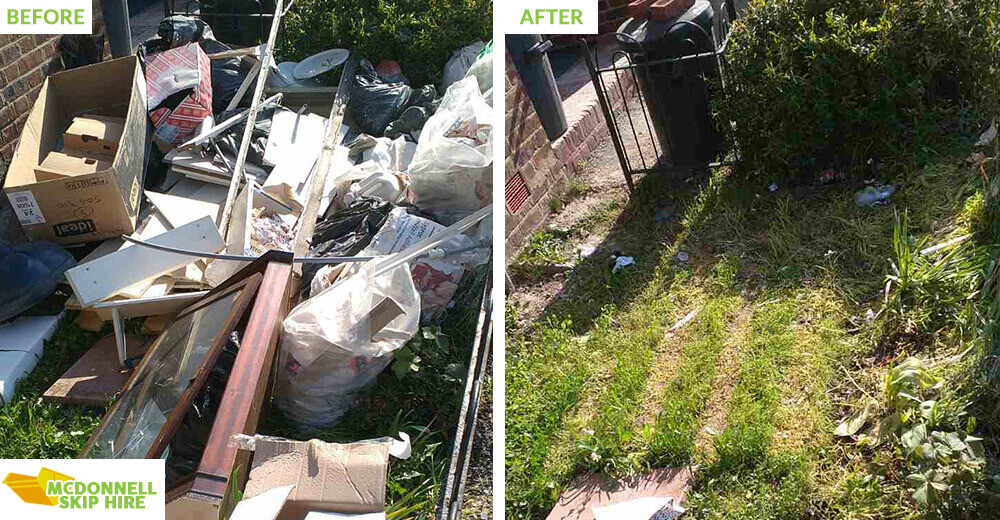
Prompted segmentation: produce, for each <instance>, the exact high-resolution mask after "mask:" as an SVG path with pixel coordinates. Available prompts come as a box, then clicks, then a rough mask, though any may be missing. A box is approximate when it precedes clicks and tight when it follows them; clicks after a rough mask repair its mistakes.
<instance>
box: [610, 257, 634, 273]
mask: <svg viewBox="0 0 1000 520" xmlns="http://www.w3.org/2000/svg"><path fill="white" fill-rule="evenodd" d="M633 264H635V259H634V258H632V257H631V256H619V257H618V258H615V266H614V267H612V268H611V272H612V273H618V272H620V271H621V270H622V269H624V268H625V267H628V266H630V265H633Z"/></svg>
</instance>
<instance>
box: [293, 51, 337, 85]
mask: <svg viewBox="0 0 1000 520" xmlns="http://www.w3.org/2000/svg"><path fill="white" fill-rule="evenodd" d="M350 54H351V52H350V51H348V50H347V49H329V50H325V51H323V52H321V53H319V54H313V55H312V56H309V57H308V58H306V59H304V60H302V61H300V62H299V64H298V65H296V66H295V70H294V72H293V73H294V75H295V79H299V80H301V79H309V78H313V77H316V76H318V75H320V74H322V73H324V72H327V71H331V70H333V69H335V68H337V67H339V66H341V65H343V63H344V62H345V61H347V57H348V56H349V55H350Z"/></svg>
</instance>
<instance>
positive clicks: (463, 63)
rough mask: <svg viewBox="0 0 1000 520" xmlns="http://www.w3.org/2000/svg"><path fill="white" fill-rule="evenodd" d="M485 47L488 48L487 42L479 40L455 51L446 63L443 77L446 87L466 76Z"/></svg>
mask: <svg viewBox="0 0 1000 520" xmlns="http://www.w3.org/2000/svg"><path fill="white" fill-rule="evenodd" d="M484 48H486V44H485V43H483V42H481V41H479V42H474V43H471V44H469V45H466V46H465V47H462V48H461V49H458V50H456V51H455V52H453V53H452V55H451V58H449V59H448V62H447V63H445V64H444V74H443V76H442V79H441V83H442V85H443V86H444V88H448V87H450V86H451V85H452V83H455V82H456V81H459V80H461V79H462V78H464V77H465V74H466V73H467V72H469V69H470V68H471V67H472V64H473V63H475V62H476V60H477V59H478V58H479V52H480V51H482V50H483V49H484Z"/></svg>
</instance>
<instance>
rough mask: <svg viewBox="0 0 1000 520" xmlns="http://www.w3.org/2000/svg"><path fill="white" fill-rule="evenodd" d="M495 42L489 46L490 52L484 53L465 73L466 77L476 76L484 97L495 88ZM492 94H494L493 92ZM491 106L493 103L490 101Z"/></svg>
mask: <svg viewBox="0 0 1000 520" xmlns="http://www.w3.org/2000/svg"><path fill="white" fill-rule="evenodd" d="M492 44H493V42H490V45H489V46H487V49H489V52H484V53H482V55H481V56H479V59H477V60H476V62H475V63H473V64H472V67H470V68H469V71H468V72H467V73H466V74H465V77H467V78H468V77H475V78H476V81H478V82H479V91H480V92H483V97H486V92H489V91H491V90H493V45H492ZM491 96H492V94H491ZM490 106H493V103H492V102H490Z"/></svg>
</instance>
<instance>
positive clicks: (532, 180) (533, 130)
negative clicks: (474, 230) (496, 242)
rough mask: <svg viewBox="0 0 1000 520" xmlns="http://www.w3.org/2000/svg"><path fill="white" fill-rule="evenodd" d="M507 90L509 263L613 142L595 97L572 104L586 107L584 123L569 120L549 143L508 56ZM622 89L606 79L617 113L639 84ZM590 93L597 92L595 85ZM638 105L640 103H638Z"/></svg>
mask: <svg viewBox="0 0 1000 520" xmlns="http://www.w3.org/2000/svg"><path fill="white" fill-rule="evenodd" d="M505 55H506V64H505V69H506V75H505V76H506V85H505V96H504V111H505V112H504V116H505V117H504V119H505V121H504V123H505V125H504V127H505V129H506V131H505V137H506V139H505V143H504V144H505V155H506V157H505V163H504V195H505V197H504V198H505V199H506V200H505V207H506V212H505V223H506V229H505V232H506V236H505V237H504V249H505V253H506V255H505V258H506V259H507V261H508V262H509V261H510V259H511V258H512V257H513V256H514V255H515V254H517V252H518V251H519V250H520V248H521V246H522V244H523V243H524V240H525V238H527V236H528V235H530V234H531V233H532V232H534V231H535V230H536V229H537V228H538V226H539V225H540V224H541V223H542V221H543V220H544V219H545V217H546V215H547V214H548V213H549V211H550V208H549V203H550V201H551V200H552V198H553V197H556V196H558V195H561V191H562V189H563V186H564V185H565V183H566V180H567V179H568V178H570V177H572V176H575V175H576V174H577V173H578V172H577V168H578V165H579V164H580V162H581V161H585V160H586V159H587V158H588V157H589V156H590V154H591V153H593V152H594V151H595V150H597V148H598V147H599V146H600V145H601V143H602V142H603V141H604V140H605V139H607V138H608V135H609V134H608V127H607V124H606V122H605V120H604V113H603V112H602V111H601V109H600V106H599V104H598V101H597V98H596V97H595V96H584V97H583V98H582V99H578V96H571V98H570V99H569V100H564V101H563V103H564V106H567V103H581V102H582V103H584V104H585V106H582V107H580V106H577V107H576V109H575V110H574V111H573V112H574V113H576V114H578V118H577V119H574V120H573V121H569V128H568V129H567V131H566V133H564V134H563V135H562V136H560V137H559V138H558V139H556V140H555V141H549V139H548V136H547V135H546V134H545V130H544V129H543V128H542V124H541V121H540V120H539V119H538V114H537V113H536V112H535V107H534V105H533V104H532V103H531V100H530V99H529V98H528V94H527V91H526V90H525V89H524V86H523V85H522V83H521V76H520V75H519V74H518V73H517V67H515V66H514V62H513V61H512V60H511V57H510V54H509V53H506V52H505ZM620 78H621V82H622V84H621V88H620V89H619V87H618V82H617V80H616V79H615V78H614V77H613V76H612V75H610V73H609V74H607V75H606V76H605V78H604V79H605V81H606V82H608V83H607V91H608V95H609V99H608V101H609V103H610V104H611V109H612V112H616V111H619V110H621V109H622V108H623V107H624V106H625V100H624V99H623V98H622V95H621V92H622V91H624V93H625V96H626V97H629V98H631V97H632V95H633V92H634V90H635V84H634V83H633V81H632V77H631V76H630V75H622V76H621V77H620ZM584 88H587V89H592V88H593V87H591V86H589V85H588V86H586V87H584ZM632 102H634V101H632Z"/></svg>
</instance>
